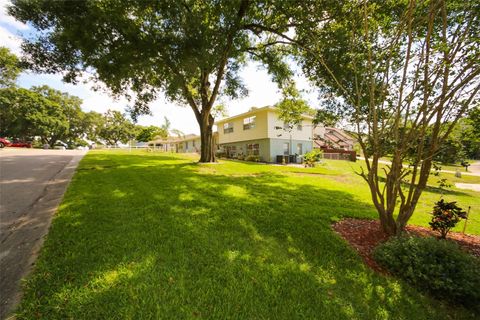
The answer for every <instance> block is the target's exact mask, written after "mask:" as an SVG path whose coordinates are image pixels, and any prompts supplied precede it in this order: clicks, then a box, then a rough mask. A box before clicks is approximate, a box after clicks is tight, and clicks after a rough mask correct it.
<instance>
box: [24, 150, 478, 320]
mask: <svg viewBox="0 0 480 320" xmlns="http://www.w3.org/2000/svg"><path fill="white" fill-rule="evenodd" d="M195 160H196V159H195V158H192V157H188V156H180V155H173V154H172V155H171V154H155V153H144V152H132V153H128V152H122V151H120V152H119V151H115V152H112V151H95V152H89V153H88V155H87V156H86V157H85V158H84V159H83V160H82V162H81V163H80V166H79V168H78V169H77V173H76V175H75V176H74V178H73V180H72V182H71V184H70V187H69V189H68V191H67V193H66V195H65V197H64V200H63V202H62V204H61V206H60V208H59V212H58V213H57V215H56V216H55V218H54V220H53V223H52V226H51V229H50V232H49V235H48V237H47V239H46V242H45V244H44V247H43V249H42V251H41V253H40V257H39V260H38V262H37V265H36V268H35V271H34V272H33V274H32V275H31V276H30V277H29V278H28V279H27V280H26V281H25V283H24V288H25V294H24V298H23V300H22V302H21V304H20V306H19V308H18V310H17V318H18V319H35V318H42V319H69V318H71V319H107V318H108V319H160V318H162V319H191V318H207V319H272V318H275V319H318V318H322V319H469V318H471V319H473V318H475V317H476V316H477V317H478V315H476V314H473V313H472V311H469V310H466V309H463V308H461V307H455V306H450V305H447V304H444V303H441V302H438V301H436V300H433V299H431V298H429V297H428V296H424V295H423V294H421V293H419V292H417V291H416V290H415V289H413V288H411V287H410V286H408V285H407V284H405V283H404V282H402V281H399V280H395V279H393V278H391V277H384V276H381V275H378V274H376V273H374V272H372V271H371V270H370V269H368V268H367V267H366V266H365V265H364V264H363V263H362V261H361V259H360V258H359V256H358V255H357V254H356V253H355V252H354V251H353V250H352V249H351V248H350V247H349V246H348V245H347V243H346V242H345V241H343V240H342V239H341V238H340V237H339V236H338V235H337V234H335V233H334V232H333V231H332V230H331V227H330V225H331V223H332V221H335V220H337V219H339V218H341V217H346V216H348V217H359V218H374V217H376V214H375V211H374V208H373V207H372V205H371V204H370V203H369V200H368V199H369V196H368V192H367V189H366V188H365V185H364V184H363V182H362V181H361V179H360V178H359V177H358V176H356V175H353V174H352V170H355V169H358V166H359V164H353V163H349V162H343V161H327V162H326V163H325V164H324V165H323V166H320V167H318V168H313V169H311V168H309V169H305V168H295V167H282V166H270V165H263V164H254V163H246V162H234V161H222V162H221V163H220V164H196V163H195V162H194V161H195ZM478 195H479V194H478V193H475V192H473V191H472V192H469V191H466V190H465V191H464V190H462V191H460V190H456V189H453V190H452V191H450V193H448V194H447V195H446V197H449V198H450V197H451V198H452V199H457V200H458V201H459V203H460V202H461V203H465V204H470V205H472V206H473V207H475V208H476V209H475V210H477V211H476V212H478V208H479V205H480V203H479V202H480V200H478V199H479V197H478ZM438 198H439V193H438V191H437V190H435V189H430V190H429V191H427V192H426V193H425V196H424V197H423V199H422V203H421V204H420V206H419V207H420V209H419V211H418V213H416V214H415V215H414V218H413V222H414V223H417V224H422V225H425V224H426V223H427V222H428V218H429V215H428V214H426V213H424V211H428V210H425V209H427V208H431V204H432V202H433V201H435V200H437V199H438ZM469 232H471V233H475V234H479V233H480V222H479V220H478V219H477V218H475V215H473V214H472V221H470V222H469Z"/></svg>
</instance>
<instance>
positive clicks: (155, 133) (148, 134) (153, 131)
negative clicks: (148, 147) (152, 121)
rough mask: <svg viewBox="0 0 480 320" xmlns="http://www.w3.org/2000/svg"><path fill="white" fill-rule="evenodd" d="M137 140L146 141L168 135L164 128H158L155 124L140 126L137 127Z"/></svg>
mask: <svg viewBox="0 0 480 320" xmlns="http://www.w3.org/2000/svg"><path fill="white" fill-rule="evenodd" d="M138 129H139V130H138V134H137V137H136V139H137V141H141V142H148V141H152V140H153V139H155V138H157V137H161V138H166V137H167V136H168V131H167V130H166V129H165V128H163V127H162V128H160V127H157V126H148V127H143V126H140V127H139V128H138Z"/></svg>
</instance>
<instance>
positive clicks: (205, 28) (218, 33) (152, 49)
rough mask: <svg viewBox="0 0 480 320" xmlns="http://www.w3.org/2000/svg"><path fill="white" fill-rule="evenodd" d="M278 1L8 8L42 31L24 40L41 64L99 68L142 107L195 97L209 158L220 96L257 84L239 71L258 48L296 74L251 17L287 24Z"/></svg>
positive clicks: (17, 2) (69, 71)
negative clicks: (160, 97) (159, 100)
mask: <svg viewBox="0 0 480 320" xmlns="http://www.w3.org/2000/svg"><path fill="white" fill-rule="evenodd" d="M277 8H278V7H277V5H274V4H273V2H270V1H253V0H252V1H250V0H231V1H206V2H204V1H196V0H186V1H169V0H163V1H138V2H128V3H125V2H122V1H109V0H103V1H74V2H64V1H38V2H34V3H33V2H31V1H24V0H14V1H12V6H10V7H9V13H10V14H11V15H13V16H14V17H16V18H17V19H19V20H20V21H22V22H29V23H31V24H32V25H33V26H34V27H35V28H36V29H37V30H39V31H40V32H39V33H38V36H37V37H33V38H32V39H28V40H25V42H24V45H23V49H24V51H25V53H26V56H27V62H28V63H29V65H30V67H32V68H34V69H35V70H38V71H44V72H45V71H46V72H55V73H56V72H60V71H64V72H65V80H67V81H70V82H75V81H78V79H79V78H80V76H81V75H82V74H84V73H85V72H91V73H92V77H93V79H95V80H96V81H98V82H101V83H104V84H105V85H106V86H107V87H108V88H110V89H111V91H112V92H113V93H114V94H117V95H127V96H130V97H131V98H135V106H134V108H133V109H132V111H133V116H134V117H136V116H137V115H139V114H142V113H149V112H150V110H149V106H148V104H149V102H151V101H153V100H154V99H155V98H157V97H158V95H159V94H160V93H163V94H164V95H165V96H166V97H167V98H168V99H170V100H171V101H174V102H176V103H179V104H183V105H188V106H190V107H191V109H192V110H193V113H194V115H195V117H196V119H197V122H198V124H199V126H200V131H201V137H202V155H201V161H202V162H203V161H213V160H214V153H213V148H212V130H211V129H212V126H213V123H214V117H213V115H212V113H211V112H212V108H213V106H214V104H215V101H216V100H217V98H218V97H221V96H224V97H230V98H239V97H242V96H244V95H246V94H247V93H248V90H247V88H246V86H245V84H244V83H243V81H242V79H241V78H240V76H239V72H240V70H241V68H242V67H243V66H245V65H246V63H247V62H248V60H249V58H253V59H255V60H259V61H262V62H264V63H266V64H267V65H268V70H269V71H270V72H271V73H272V74H273V75H274V76H273V78H274V80H276V81H277V82H278V83H280V84H282V83H283V82H285V81H286V80H285V79H286V78H288V77H290V76H291V72H289V69H288V67H287V64H286V62H285V60H284V57H283V53H284V52H283V51H282V50H281V48H278V47H272V46H270V44H271V42H272V36H267V37H262V34H263V32H262V31H261V30H256V29H255V30H253V29H252V28H251V27H249V26H253V25H256V24H258V23H259V22H262V23H267V24H275V25H278V24H279V23H280V24H281V25H282V26H281V28H282V29H283V30H284V31H286V30H287V29H288V19H285V17H286V16H285V14H282V12H280V11H278V9H277ZM282 18H283V19H282ZM281 21H284V22H281Z"/></svg>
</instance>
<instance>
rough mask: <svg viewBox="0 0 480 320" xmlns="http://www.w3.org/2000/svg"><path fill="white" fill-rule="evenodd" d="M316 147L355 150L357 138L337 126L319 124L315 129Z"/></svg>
mask: <svg viewBox="0 0 480 320" xmlns="http://www.w3.org/2000/svg"><path fill="white" fill-rule="evenodd" d="M313 134H314V143H315V144H314V147H315V148H321V149H343V150H349V151H351V150H353V147H354V144H355V141H356V140H355V139H354V138H353V137H351V136H350V135H348V134H347V133H346V132H345V131H343V130H341V129H337V128H330V127H323V126H318V127H316V128H315V129H314V130H313Z"/></svg>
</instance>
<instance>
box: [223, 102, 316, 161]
mask: <svg viewBox="0 0 480 320" xmlns="http://www.w3.org/2000/svg"><path fill="white" fill-rule="evenodd" d="M312 120H313V118H312V117H310V116H307V115H305V116H304V118H303V120H302V122H301V123H300V124H299V125H296V126H294V127H293V128H292V130H289V129H288V126H287V125H285V124H284V122H283V121H282V120H280V119H279V118H278V111H277V109H276V108H275V107H270V106H267V107H263V108H252V109H251V110H250V111H248V112H246V113H242V114H239V115H236V116H233V117H229V118H226V119H222V120H219V121H217V122H216V123H215V124H216V125H217V130H218V149H219V150H220V151H221V152H223V153H224V154H225V155H226V156H227V157H229V158H237V157H246V156H249V155H254V156H258V157H259V159H260V160H261V161H266V162H276V160H277V156H288V155H294V154H297V155H303V154H305V153H306V152H308V151H311V150H312V148H313V140H312V132H313V131H312V129H313V126H312Z"/></svg>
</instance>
